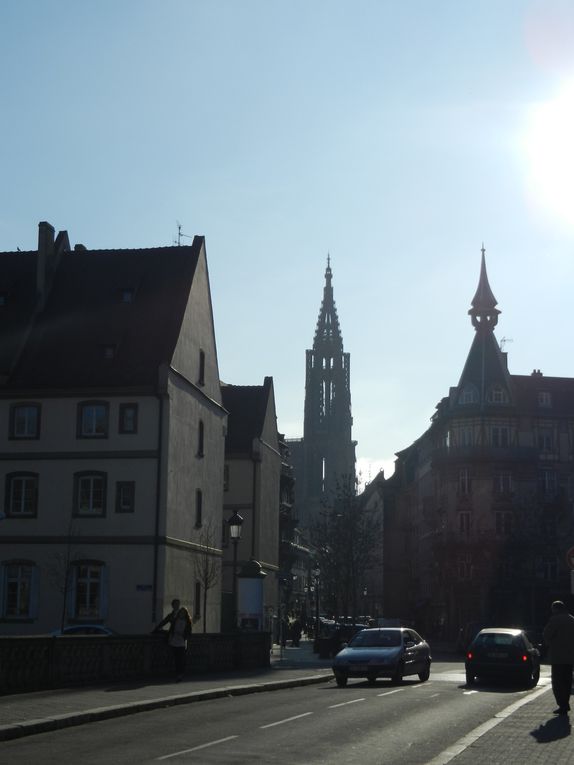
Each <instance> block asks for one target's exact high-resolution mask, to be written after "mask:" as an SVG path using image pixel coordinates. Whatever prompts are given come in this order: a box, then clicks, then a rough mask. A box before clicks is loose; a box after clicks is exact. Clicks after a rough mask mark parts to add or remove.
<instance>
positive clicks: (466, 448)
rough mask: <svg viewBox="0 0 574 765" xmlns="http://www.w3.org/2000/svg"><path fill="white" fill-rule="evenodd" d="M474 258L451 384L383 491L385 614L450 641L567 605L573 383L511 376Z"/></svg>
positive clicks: (573, 527)
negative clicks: (474, 283)
mask: <svg viewBox="0 0 574 765" xmlns="http://www.w3.org/2000/svg"><path fill="white" fill-rule="evenodd" d="M499 313H500V311H499V309H498V308H497V301H496V299H495V297H494V294H493V292H492V290H491V288H490V284H489V281H488V277H487V272H486V263H485V253H484V249H483V250H482V260H481V269H480V278H479V284H478V288H477V290H476V293H475V295H474V298H473V300H472V304H471V308H470V310H469V315H470V318H471V322H472V326H473V328H474V339H473V342H472V345H471V348H470V351H469V353H468V356H467V359H466V363H465V365H464V368H463V371H462V374H461V377H460V380H459V382H458V385H456V386H454V387H452V388H451V389H450V392H449V395H448V396H446V397H445V398H444V399H442V401H440V403H439V404H438V406H437V409H436V413H435V415H434V416H433V418H432V422H431V426H430V427H429V429H428V430H427V431H426V432H425V433H424V434H423V435H422V436H421V437H420V438H419V439H417V440H416V441H415V442H414V443H413V444H412V445H411V446H409V447H408V448H407V449H405V450H403V451H402V452H400V453H398V454H397V460H396V470H395V474H394V475H393V476H391V478H390V479H389V480H388V481H386V482H385V486H384V491H383V496H384V507H385V515H384V517H385V533H384V545H385V553H384V562H385V577H384V585H385V592H384V604H385V612H386V613H387V614H392V615H393V616H400V617H405V618H410V619H411V620H412V621H414V622H415V623H416V624H417V625H419V626H420V628H421V630H425V631H426V632H427V633H428V634H437V635H441V636H444V637H448V638H455V637H456V635H457V633H458V631H459V630H460V629H461V628H462V627H464V625H465V624H467V623H469V622H477V623H478V622H482V623H492V624H498V625H508V626H511V625H521V626H527V625H528V626H530V625H532V626H539V625H541V624H543V623H544V622H545V620H546V617H547V614H548V609H549V604H550V602H551V601H552V600H555V599H563V600H565V601H567V602H569V601H570V599H571V595H570V570H571V566H572V565H574V563H573V561H572V558H571V555H570V553H569V551H570V550H571V548H572V546H573V545H574V509H573V508H574V504H573V500H574V492H573V487H574V484H573V481H574V468H573V465H574V379H571V378H562V377H546V376H544V375H543V374H542V373H541V372H540V371H539V370H537V369H535V370H534V371H533V372H532V374H531V375H516V374H511V373H510V372H509V369H508V364H507V355H506V353H504V352H503V351H502V350H501V349H500V347H499V344H498V342H497V341H496V337H495V334H494V330H495V327H496V325H497V322H498V316H499Z"/></svg>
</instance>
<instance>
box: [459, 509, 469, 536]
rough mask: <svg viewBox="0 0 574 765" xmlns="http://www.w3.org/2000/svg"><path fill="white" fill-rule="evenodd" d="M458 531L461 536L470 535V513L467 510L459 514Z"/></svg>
mask: <svg viewBox="0 0 574 765" xmlns="http://www.w3.org/2000/svg"><path fill="white" fill-rule="evenodd" d="M458 531H459V533H460V534H465V535H466V534H470V513H469V512H468V511H467V510H464V511H461V512H459V514H458Z"/></svg>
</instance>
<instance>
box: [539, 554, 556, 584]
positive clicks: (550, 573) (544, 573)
mask: <svg viewBox="0 0 574 765" xmlns="http://www.w3.org/2000/svg"><path fill="white" fill-rule="evenodd" d="M534 573H535V576H536V578H537V579H542V580H544V581H545V582H555V581H556V580H557V579H558V561H557V560H556V558H555V556H553V555H542V556H540V557H538V558H537V559H536V563H535V571H534Z"/></svg>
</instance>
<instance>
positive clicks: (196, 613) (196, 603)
mask: <svg viewBox="0 0 574 765" xmlns="http://www.w3.org/2000/svg"><path fill="white" fill-rule="evenodd" d="M200 616H201V582H196V583H195V592H194V594H193V618H194V619H199V617H200Z"/></svg>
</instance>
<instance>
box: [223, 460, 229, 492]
mask: <svg viewBox="0 0 574 765" xmlns="http://www.w3.org/2000/svg"><path fill="white" fill-rule="evenodd" d="M223 491H229V465H224V466H223Z"/></svg>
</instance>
